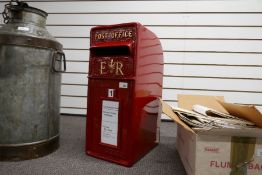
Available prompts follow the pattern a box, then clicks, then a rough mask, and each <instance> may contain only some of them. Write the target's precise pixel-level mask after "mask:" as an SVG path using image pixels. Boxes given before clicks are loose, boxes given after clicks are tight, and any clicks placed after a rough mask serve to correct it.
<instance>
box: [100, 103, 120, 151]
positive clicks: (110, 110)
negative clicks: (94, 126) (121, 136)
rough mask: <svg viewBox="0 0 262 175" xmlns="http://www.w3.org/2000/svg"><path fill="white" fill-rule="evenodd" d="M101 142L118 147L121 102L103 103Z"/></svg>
mask: <svg viewBox="0 0 262 175" xmlns="http://www.w3.org/2000/svg"><path fill="white" fill-rule="evenodd" d="M102 103H103V104H102V125H101V142H102V143H105V144H109V145H114V146H117V137H118V111H119V102H117V101H108V100H103V102H102Z"/></svg>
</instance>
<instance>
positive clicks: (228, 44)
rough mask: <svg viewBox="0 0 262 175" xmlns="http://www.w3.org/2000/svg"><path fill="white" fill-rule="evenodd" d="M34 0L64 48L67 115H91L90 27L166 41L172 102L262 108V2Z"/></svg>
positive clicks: (63, 106)
mask: <svg viewBox="0 0 262 175" xmlns="http://www.w3.org/2000/svg"><path fill="white" fill-rule="evenodd" d="M28 2H29V3H30V5H31V6H35V7H37V8H41V9H42V10H45V11H47V12H48V13H49V16H48V20H47V28H48V30H49V31H50V32H51V33H52V34H53V35H54V36H55V37H56V38H57V39H58V40H59V41H60V42H61V43H62V44H63V45H64V48H65V49H64V51H65V53H66V56H67V60H68V71H67V73H65V74H63V79H62V96H61V100H62V102H61V112H62V113H72V114H85V113H86V101H87V100H86V98H87V72H88V60H89V58H88V57H89V31H90V28H91V27H93V26H96V25H103V24H115V23H124V22H133V21H137V22H140V23H142V24H144V25H145V26H147V27H148V28H149V29H151V30H152V31H154V32H155V33H156V34H157V35H158V37H159V38H160V39H161V43H162V46H163V49H164V60H165V70H164V74H165V76H164V89H163V99H164V100H165V101H167V102H168V103H170V104H173V105H176V103H177V94H204V95H222V96H225V99H226V100H227V101H229V102H234V103H239V104H254V105H256V106H257V107H258V108H259V109H260V110H261V111H262V81H261V80H262V20H261V19H262V2H261V1H258V0H257V1H53V2H52V0H50V1H48V2H47V1H28ZM3 5H4V2H0V9H1V10H0V11H2V10H3ZM0 22H1V23H2V21H0Z"/></svg>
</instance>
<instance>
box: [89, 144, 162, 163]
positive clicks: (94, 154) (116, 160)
mask: <svg viewBox="0 0 262 175" xmlns="http://www.w3.org/2000/svg"><path fill="white" fill-rule="evenodd" d="M157 145H158V143H155V144H154V145H152V147H151V148H149V149H148V150H147V151H146V152H143V153H141V154H139V155H138V156H137V157H135V158H134V159H128V158H127V159H126V160H125V159H120V158H116V157H114V156H109V155H107V154H103V153H98V152H95V151H86V154H87V155H88V156H92V157H95V158H98V159H102V160H105V161H109V162H112V163H116V164H119V165H122V166H125V167H132V166H133V165H134V164H135V163H136V162H137V161H138V160H139V159H141V158H143V157H144V156H145V155H146V154H148V153H149V152H150V151H152V150H153V149H154V148H155V147H156V146H157Z"/></svg>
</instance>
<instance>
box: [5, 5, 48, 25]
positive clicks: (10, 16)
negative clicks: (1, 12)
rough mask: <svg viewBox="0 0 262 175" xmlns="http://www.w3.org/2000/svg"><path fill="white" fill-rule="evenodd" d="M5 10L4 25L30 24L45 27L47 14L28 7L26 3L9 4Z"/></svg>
mask: <svg viewBox="0 0 262 175" xmlns="http://www.w3.org/2000/svg"><path fill="white" fill-rule="evenodd" d="M5 8H6V9H5V11H6V12H7V14H6V18H7V19H5V23H30V24H33V25H36V26H39V27H45V25H46V17H47V15H48V14H47V13H46V12H45V11H43V10H40V9H37V8H34V7H30V6H28V4H27V3H24V2H19V3H18V4H17V5H13V4H12V3H10V4H7V5H6V7H5ZM4 18H5V17H4Z"/></svg>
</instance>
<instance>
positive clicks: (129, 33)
mask: <svg viewBox="0 0 262 175" xmlns="http://www.w3.org/2000/svg"><path fill="white" fill-rule="evenodd" d="M128 36H129V37H130V38H132V31H131V30H130V31H129V32H128Z"/></svg>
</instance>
